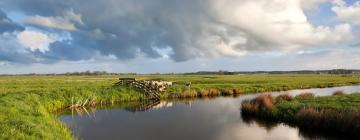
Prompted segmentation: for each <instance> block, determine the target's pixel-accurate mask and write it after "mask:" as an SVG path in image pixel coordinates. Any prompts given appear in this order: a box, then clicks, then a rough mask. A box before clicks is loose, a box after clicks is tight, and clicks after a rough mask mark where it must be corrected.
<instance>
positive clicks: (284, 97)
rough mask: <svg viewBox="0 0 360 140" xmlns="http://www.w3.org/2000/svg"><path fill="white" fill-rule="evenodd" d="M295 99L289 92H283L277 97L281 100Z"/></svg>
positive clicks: (277, 99)
mask: <svg viewBox="0 0 360 140" xmlns="http://www.w3.org/2000/svg"><path fill="white" fill-rule="evenodd" d="M292 99H293V97H291V96H290V95H289V94H281V95H279V96H277V97H276V99H275V100H276V101H277V102H278V101H280V100H283V101H291V100H292Z"/></svg>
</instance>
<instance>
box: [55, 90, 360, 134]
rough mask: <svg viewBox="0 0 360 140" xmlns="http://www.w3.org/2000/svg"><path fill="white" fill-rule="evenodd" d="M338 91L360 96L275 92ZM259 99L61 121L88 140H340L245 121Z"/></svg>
mask: <svg viewBox="0 0 360 140" xmlns="http://www.w3.org/2000/svg"><path fill="white" fill-rule="evenodd" d="M335 91H343V92H344V93H347V94H348V93H354V92H360V86H344V87H333V88H322V89H319V88H314V89H306V90H291V91H286V92H272V93H271V94H273V95H274V96H277V95H279V94H281V93H289V94H291V95H294V96H295V95H297V94H300V93H303V92H311V93H314V94H316V96H326V95H331V94H332V93H334V92H335ZM257 95H259V94H248V95H242V96H239V97H236V98H234V97H218V98H212V99H196V100H173V101H171V100H170V101H161V102H143V103H126V104H117V105H114V106H104V107H101V106H100V107H97V108H86V109H77V110H65V111H64V112H63V113H62V115H60V116H59V119H60V120H61V121H63V122H64V123H65V124H66V125H67V126H68V127H69V128H70V129H71V131H72V132H73V134H74V135H75V136H76V137H77V138H79V139H84V140H113V139H121V140H265V139H266V140H298V139H341V137H337V136H334V135H332V134H326V133H321V132H317V130H307V131H303V130H300V129H299V128H297V127H292V126H289V125H286V124H283V123H271V122H266V121H261V120H256V119H253V118H243V117H242V116H241V111H240V104H241V102H242V101H243V100H246V99H251V98H254V97H256V96H257Z"/></svg>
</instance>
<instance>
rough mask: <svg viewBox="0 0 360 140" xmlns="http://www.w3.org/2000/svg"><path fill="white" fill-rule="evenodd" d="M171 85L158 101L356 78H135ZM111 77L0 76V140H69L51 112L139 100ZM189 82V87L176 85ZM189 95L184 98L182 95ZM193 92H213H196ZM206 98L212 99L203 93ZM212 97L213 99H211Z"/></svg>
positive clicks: (354, 80)
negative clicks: (172, 84)
mask: <svg viewBox="0 0 360 140" xmlns="http://www.w3.org/2000/svg"><path fill="white" fill-rule="evenodd" d="M136 77H137V78H142V79H162V80H167V81H174V83H175V85H174V86H173V87H172V88H170V89H169V90H168V91H167V92H166V93H163V95H162V98H163V99H165V98H189V97H193V98H197V97H204V96H205V95H206V96H220V95H227V94H228V93H226V92H219V91H234V89H235V90H236V91H237V92H233V94H234V93H239V94H245V93H257V92H266V91H279V90H290V89H296V88H312V87H333V86H343V85H356V84H359V83H360V79H359V78H358V77H344V76H335V75H322V76H319V75H239V76H213V75H210V76H182V75H168V76H167V75H155V76H154V75H152V76H136ZM117 78H118V77H117V76H5V77H0V91H1V92H0V139H59V138H61V139H74V137H73V135H72V134H71V132H70V131H69V130H68V128H67V127H66V126H65V125H64V124H63V123H61V122H60V121H59V120H58V119H57V116H56V115H55V114H54V112H55V111H57V110H59V109H62V108H66V107H69V106H71V105H73V104H86V105H96V104H114V103H116V102H127V101H139V100H145V97H144V96H143V95H142V94H141V93H140V92H138V91H137V90H136V89H133V88H130V87H112V84H113V83H115V82H116V81H117ZM184 82H191V83H192V86H191V87H190V88H188V87H185V86H183V84H182V83H184ZM187 91H188V92H189V94H187V93H185V92H187ZM198 91H213V92H214V94H213V93H212V92H198ZM206 93H212V94H206ZM215 93H216V94H215Z"/></svg>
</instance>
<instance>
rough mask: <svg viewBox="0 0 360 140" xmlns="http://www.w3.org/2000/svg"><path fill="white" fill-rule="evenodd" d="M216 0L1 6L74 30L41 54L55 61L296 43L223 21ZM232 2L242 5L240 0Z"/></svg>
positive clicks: (9, 0) (57, 0)
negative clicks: (164, 50) (66, 37)
mask: <svg viewBox="0 0 360 140" xmlns="http://www.w3.org/2000/svg"><path fill="white" fill-rule="evenodd" d="M212 2H214V1H212V0H2V1H1V2H0V7H2V8H6V11H12V12H20V13H24V14H25V15H26V16H28V17H36V18H33V19H32V22H30V23H29V22H28V23H25V24H26V26H33V27H35V28H40V29H42V30H66V32H69V33H70V34H71V36H72V37H73V39H72V40H71V41H70V42H68V41H57V42H55V43H52V44H50V47H49V51H47V52H45V53H43V54H41V53H40V54H37V56H38V57H43V58H44V59H49V60H50V61H56V60H82V59H91V58H92V57H93V56H94V55H102V56H105V57H106V56H109V55H115V56H116V57H117V58H118V59H125V60H126V59H132V58H136V57H138V56H146V57H149V58H158V57H161V56H162V55H161V54H160V52H159V50H160V51H161V50H162V49H169V48H170V53H169V54H167V55H168V56H170V58H172V59H173V60H175V61H186V60H189V59H193V58H196V57H203V56H206V57H214V56H241V53H239V52H242V51H244V52H246V51H264V50H265V51H267V50H270V49H273V48H274V46H276V45H278V46H279V44H280V45H283V44H286V46H287V45H288V44H291V43H292V42H290V43H282V41H284V40H282V38H280V39H278V38H276V39H273V38H272V36H267V35H263V34H262V32H259V31H258V30H257V29H248V28H250V27H248V26H241V24H240V25H239V26H236V25H237V23H236V22H234V23H232V21H233V20H230V22H229V21H226V20H225V21H224V20H222V19H221V18H219V17H218V16H220V15H222V14H219V15H218V14H216V13H217V12H219V11H216V10H218V9H212V8H214V7H211V6H212V5H211V3H212ZM232 2H233V4H239V2H238V1H232ZM220 9H221V8H220ZM270 9H271V8H270ZM69 11H70V12H69ZM215 11H216V12H215ZM220 11H222V9H221V10H220ZM228 11H229V10H228ZM230 11H231V10H230ZM265 12H266V11H265ZM227 14H228V13H225V14H224V15H227ZM224 15H222V16H224ZM249 16H252V15H249ZM77 18H81V19H80V20H81V21H80V20H79V19H77ZM230 19H232V18H230ZM41 20H46V21H47V22H41ZM259 22H260V21H259ZM42 23H44V24H42ZM45 23H46V24H45ZM265 23H266V22H265ZM258 25H262V24H258ZM59 26H62V27H59ZM240 26H241V27H240ZM264 26H265V27H272V26H266V25H264ZM289 27H292V26H289ZM260 29H262V28H260ZM266 29H267V28H265V29H264V30H266ZM270 31H271V30H270ZM280 33H281V32H280ZM275 36H276V35H275ZM277 39H278V40H277ZM291 39H292V38H291ZM239 40H240V41H239ZM241 40H245V41H243V42H241ZM274 40H275V41H274ZM293 40H296V39H293ZM279 42H280V43H279ZM284 42H287V40H285V41H284ZM219 44H220V45H219ZM219 46H220V47H219ZM221 46H222V47H223V48H221ZM224 46H225V47H224Z"/></svg>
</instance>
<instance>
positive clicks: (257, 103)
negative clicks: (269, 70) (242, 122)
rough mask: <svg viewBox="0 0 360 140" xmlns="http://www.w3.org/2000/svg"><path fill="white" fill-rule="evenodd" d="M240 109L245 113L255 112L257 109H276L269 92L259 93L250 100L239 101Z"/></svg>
mask: <svg viewBox="0 0 360 140" xmlns="http://www.w3.org/2000/svg"><path fill="white" fill-rule="evenodd" d="M241 110H242V111H243V112H244V113H247V114H257V113H258V112H259V111H263V110H266V111H270V112H273V111H275V110H276V107H275V105H274V99H273V97H272V96H271V95H270V94H266V95H260V96H258V97H256V98H255V99H252V100H246V101H243V102H242V103H241Z"/></svg>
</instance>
